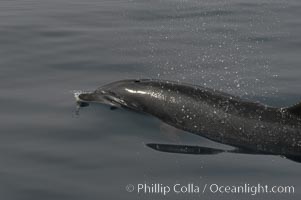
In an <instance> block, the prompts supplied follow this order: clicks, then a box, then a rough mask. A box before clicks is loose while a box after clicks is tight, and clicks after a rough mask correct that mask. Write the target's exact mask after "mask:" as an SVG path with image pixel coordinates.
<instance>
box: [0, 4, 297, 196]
mask: <svg viewBox="0 0 301 200" xmlns="http://www.w3.org/2000/svg"><path fill="white" fill-rule="evenodd" d="M300 10H301V1H299V0H289V1H286V0H273V1H272V0H263V1H261V0H255V1H246V0H228V1H225V0H207V1H200V0H153V1H149V0H106V1H105V0H86V1H81V0H51V1H47V0H22V1H21V0H19V1H17V0H1V1H0V77H1V78H0V88H1V98H0V101H1V114H0V118H1V120H0V126H1V134H0V148H1V151H0V177H1V178H0V199H5V200H11V199H22V200H23V199H30V200H33V199H36V200H46V199H56V200H59V199H64V200H67V199H70V200H71V199H72V200H76V199H79V200H82V199H85V200H90V199H109V198H110V199H138V198H139V199H163V198H165V199H233V198H236V199H249V198H250V199H251V198H252V199H300V197H301V182H300V177H301V165H300V164H299V163H295V162H292V161H290V160H287V159H283V158H280V157H277V156H263V155H243V154H230V153H223V154H219V155H210V156H209V155H207V156H200V155H199V156H197V155H183V154H182V155H181V154H169V153H162V152H157V151H154V150H152V149H150V148H148V147H147V146H146V145H145V144H147V143H155V142H158V143H171V144H187V145H203V146H211V147H219V148H221V147H223V145H221V144H217V143H213V142H210V141H208V140H206V139H204V138H201V137H198V136H194V135H192V134H189V133H186V132H183V131H178V130H175V129H172V128H170V127H167V126H166V125H164V124H162V123H160V122H159V121H158V120H156V119H154V118H151V117H148V116H144V115H140V114H136V113H131V112H126V111H123V110H114V111H111V110H110V109H109V108H108V107H106V106H101V105H92V106H89V107H87V108H84V109H82V110H80V115H79V116H76V115H75V114H74V111H75V101H74V98H73V90H93V89H95V88H96V87H97V86H99V85H102V84H104V83H108V82H111V81H115V80H119V79H124V78H162V79H170V80H181V81H185V82H189V83H195V84H199V85H205V86H208V87H211V88H216V89H220V90H222V91H225V92H228V93H231V94H235V95H239V96H242V97H244V98H249V99H253V100H259V101H261V102H263V103H266V104H268V105H274V106H287V105H291V104H293V103H296V102H298V101H300V100H301V89H300V88H301V79H300V75H301V56H300V55H301V12H300ZM144 182H147V183H149V184H151V183H161V184H166V185H172V184H175V183H181V184H183V185H185V184H186V185H187V184H188V183H194V184H196V185H203V184H206V183H208V184H210V183H217V184H223V185H238V184H244V183H249V184H257V183H262V184H268V185H271V186H273V185H294V186H295V194H294V195H288V194H281V195H279V194H278V195H273V194H265V195H263V194H260V195H256V196H251V195H250V194H244V195H237V194H236V195H231V194H224V195H217V194H210V193H205V194H201V195H188V194H182V195H175V194H169V195H167V196H165V197H163V196H162V195H158V194H157V195H155V194H140V195H138V194H137V193H135V192H133V193H128V192H126V190H125V186H126V185H127V184H130V183H131V184H134V185H135V184H138V183H144Z"/></svg>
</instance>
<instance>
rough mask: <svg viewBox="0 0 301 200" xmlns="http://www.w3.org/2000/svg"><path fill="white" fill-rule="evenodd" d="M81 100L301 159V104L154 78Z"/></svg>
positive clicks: (249, 148)
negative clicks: (265, 101)
mask: <svg viewBox="0 0 301 200" xmlns="http://www.w3.org/2000/svg"><path fill="white" fill-rule="evenodd" d="M77 101H79V102H84V103H89V102H97V103H104V104H108V105H110V106H112V107H125V108H128V109H131V110H135V111H139V112H143V113H147V114H150V115H152V116H154V117H157V118H159V119H160V120H162V121H163V122H165V123H167V124H169V125H171V126H174V127H176V128H179V129H182V130H185V131H188V132H191V133H194V134H197V135H200V136H203V137H206V138H208V139H211V140H213V141H216V142H220V143H224V144H228V145H231V146H234V147H237V148H240V149H245V150H247V151H254V152H257V153H263V154H275V155H282V156H285V157H288V158H291V159H294V160H298V158H299V157H301V103H299V104H297V105H295V106H292V107H288V108H273V107H268V106H265V105H262V104H260V103H257V102H250V101H246V100H242V99H240V98H239V97H236V96H232V95H229V94H226V93H223V92H220V91H216V90H212V89H209V88H204V87H201V86H196V85H190V84H183V83H178V82H173V81H164V80H154V79H142V80H122V81H117V82H113V83H110V84H107V85H104V86H102V87H100V88H98V89H97V90H95V91H94V92H91V93H82V94H78V96H77ZM206 152H207V151H206ZM215 152H216V151H215Z"/></svg>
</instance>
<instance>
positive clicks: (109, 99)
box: [76, 80, 147, 110]
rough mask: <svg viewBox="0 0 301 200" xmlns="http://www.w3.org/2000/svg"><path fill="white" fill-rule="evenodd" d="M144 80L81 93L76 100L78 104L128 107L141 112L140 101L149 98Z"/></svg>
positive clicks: (106, 86)
mask: <svg viewBox="0 0 301 200" xmlns="http://www.w3.org/2000/svg"><path fill="white" fill-rule="evenodd" d="M142 81H143V80H122V81H116V82H113V83H110V84H107V85H104V86H101V87H99V88H98V89H97V90H95V91H94V92H92V93H81V94H79V95H78V96H77V97H76V98H77V101H78V102H85V103H89V102H97V103H103V104H107V105H110V106H113V107H128V108H132V109H135V110H141V107H140V106H141V105H140V104H139V102H140V101H139V100H142V99H144V100H145V98H147V97H145V96H147V86H145V85H143V84H141V82H142Z"/></svg>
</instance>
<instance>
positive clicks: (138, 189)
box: [125, 183, 295, 196]
mask: <svg viewBox="0 0 301 200" xmlns="http://www.w3.org/2000/svg"><path fill="white" fill-rule="evenodd" d="M125 189H126V191H127V192H131V193H137V194H155V195H163V196H166V195H168V194H170V193H175V194H188V195H191V194H205V193H211V194H249V195H253V196H254V195H258V194H294V193H295V187H294V186H281V185H274V186H269V185H265V184H260V183H258V184H255V185H251V184H248V183H245V184H242V185H220V184H215V183H212V184H203V185H200V184H194V183H188V184H180V183H177V184H173V185H164V184H162V183H152V184H147V183H141V184H136V185H133V184H128V185H127V186H126V187H125Z"/></svg>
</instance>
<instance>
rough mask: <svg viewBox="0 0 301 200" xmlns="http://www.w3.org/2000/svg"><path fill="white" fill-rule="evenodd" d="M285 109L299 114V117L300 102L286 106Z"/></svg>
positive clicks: (300, 114) (300, 111)
mask: <svg viewBox="0 0 301 200" xmlns="http://www.w3.org/2000/svg"><path fill="white" fill-rule="evenodd" d="M287 110H288V111H289V112H291V113H293V114H294V115H297V116H300V117H301V102H299V103H297V104H295V105H293V106H291V107H288V108H287Z"/></svg>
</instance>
